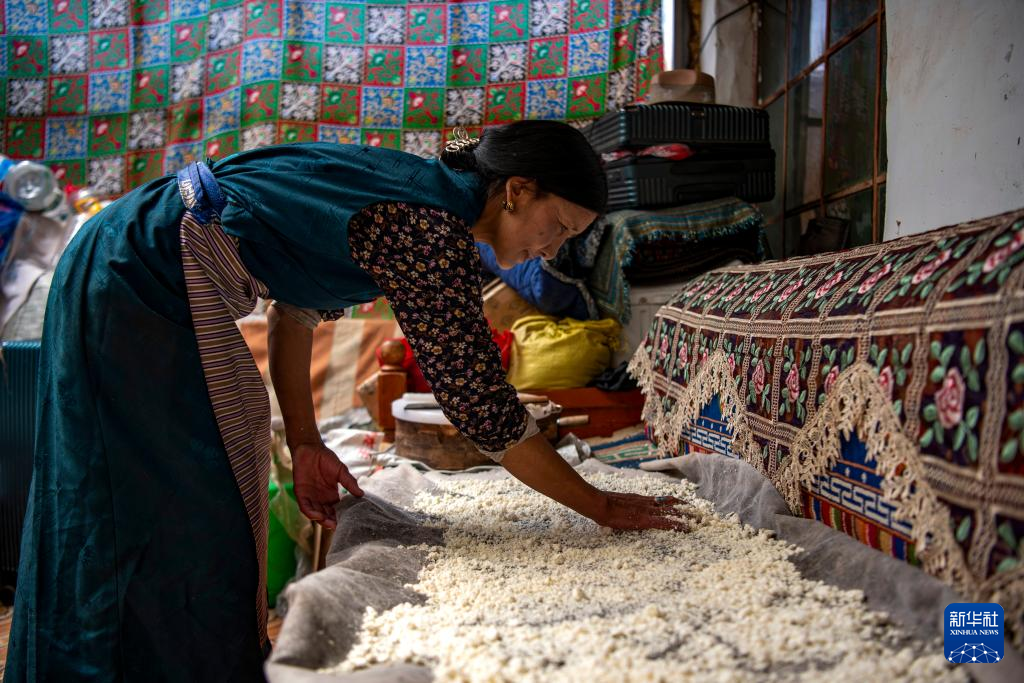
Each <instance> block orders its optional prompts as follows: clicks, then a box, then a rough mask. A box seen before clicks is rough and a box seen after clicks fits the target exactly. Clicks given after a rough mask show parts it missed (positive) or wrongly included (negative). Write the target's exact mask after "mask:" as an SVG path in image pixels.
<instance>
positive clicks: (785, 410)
mask: <svg viewBox="0 0 1024 683" xmlns="http://www.w3.org/2000/svg"><path fill="white" fill-rule="evenodd" d="M788 412H789V401H783V402H782V405H780V406H779V417H782V416H783V415H785V414H786V413H788Z"/></svg>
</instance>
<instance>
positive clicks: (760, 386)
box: [750, 363, 764, 395]
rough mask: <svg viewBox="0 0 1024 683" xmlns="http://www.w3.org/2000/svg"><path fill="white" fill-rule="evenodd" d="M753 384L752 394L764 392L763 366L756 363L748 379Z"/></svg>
mask: <svg viewBox="0 0 1024 683" xmlns="http://www.w3.org/2000/svg"><path fill="white" fill-rule="evenodd" d="M750 379H751V380H752V381H753V382H754V393H755V394H757V395H760V394H761V392H762V391H764V364H763V363H758V364H757V367H756V368H754V374H753V375H752V376H751V378H750Z"/></svg>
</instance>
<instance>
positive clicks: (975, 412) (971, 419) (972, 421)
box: [965, 406, 981, 429]
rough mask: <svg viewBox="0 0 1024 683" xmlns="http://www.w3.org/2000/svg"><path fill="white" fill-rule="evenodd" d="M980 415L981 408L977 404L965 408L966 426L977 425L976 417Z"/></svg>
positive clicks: (973, 426) (972, 427) (972, 426)
mask: <svg viewBox="0 0 1024 683" xmlns="http://www.w3.org/2000/svg"><path fill="white" fill-rule="evenodd" d="M979 417H981V408H979V407H978V406H971V407H970V408H968V409H967V414H966V415H965V418H966V420H967V426H968V427H970V428H971V429H974V428H975V427H977V426H978V418H979Z"/></svg>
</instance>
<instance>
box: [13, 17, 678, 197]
mask: <svg viewBox="0 0 1024 683" xmlns="http://www.w3.org/2000/svg"><path fill="white" fill-rule="evenodd" d="M0 28H2V30H3V31H4V34H3V37H4V43H5V47H4V49H3V50H2V51H0V73H3V74H4V77H3V78H0V117H2V118H3V125H2V127H0V149H2V150H3V152H4V154H6V155H8V156H10V157H12V158H18V159H39V160H45V162H46V163H48V164H49V165H50V166H51V167H53V168H54V169H55V170H56V171H57V173H58V174H59V176H60V177H61V178H62V179H63V180H64V182H66V183H70V184H72V185H76V186H81V185H89V186H92V187H93V188H94V189H95V190H96V191H97V192H98V193H99V194H102V195H104V196H117V195H120V194H123V193H124V192H126V191H127V190H129V189H131V188H132V187H135V186H137V185H139V184H142V183H144V182H146V181H148V180H150V179H153V178H156V177H159V176H161V175H163V174H164V173H169V172H173V171H176V170H177V169H179V168H181V167H182V166H184V165H185V164H187V163H188V162H190V161H192V160H195V159H203V158H205V157H211V158H219V157H223V156H225V155H228V154H231V153H233V152H237V151H239V150H244V149H251V148H254V147H259V146H262V145H269V144H275V143H287V142H300V141H312V140H320V141H328V142H342V143H362V144H370V145H381V146H386V147H393V148H400V149H404V150H406V151H409V152H412V153H415V154H421V155H424V156H431V155H435V154H437V152H438V151H439V150H440V148H441V144H442V140H443V139H444V137H446V136H447V135H448V134H449V133H450V131H451V128H453V127H455V126H463V127H466V128H467V129H469V130H470V132H471V133H472V132H478V131H479V130H480V129H481V128H482V127H483V126H488V125H496V124H503V123H508V122H511V121H515V120H518V119H522V118H540V119H560V120H568V121H570V122H577V123H580V124H582V123H585V122H587V121H588V120H590V119H593V118H595V117H598V116H600V115H601V114H603V113H604V112H605V111H607V110H610V109H617V108H621V107H622V106H624V105H626V104H629V103H631V102H633V101H635V100H637V99H639V98H640V97H642V95H643V94H644V93H645V92H646V91H647V88H648V85H649V83H650V79H651V76H653V75H654V74H655V73H657V72H658V71H659V70H660V69H661V62H662V57H661V49H662V48H661V42H662V41H661V18H660V0H506V1H497V2H454V1H453V2H433V3H431V2H422V3H421V2H406V1H405V0H370V1H365V0H364V1H361V2H360V1H355V2H336V1H334V0H0Z"/></svg>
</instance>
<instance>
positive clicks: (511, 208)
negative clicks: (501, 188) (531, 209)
mask: <svg viewBox="0 0 1024 683" xmlns="http://www.w3.org/2000/svg"><path fill="white" fill-rule="evenodd" d="M501 208H503V209H505V210H506V211H508V212H509V213H512V212H513V211H515V210H516V207H515V206H514V205H513V204H512V202H510V201H509V200H507V199H506V200H505V201H503V202H502V203H501Z"/></svg>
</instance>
